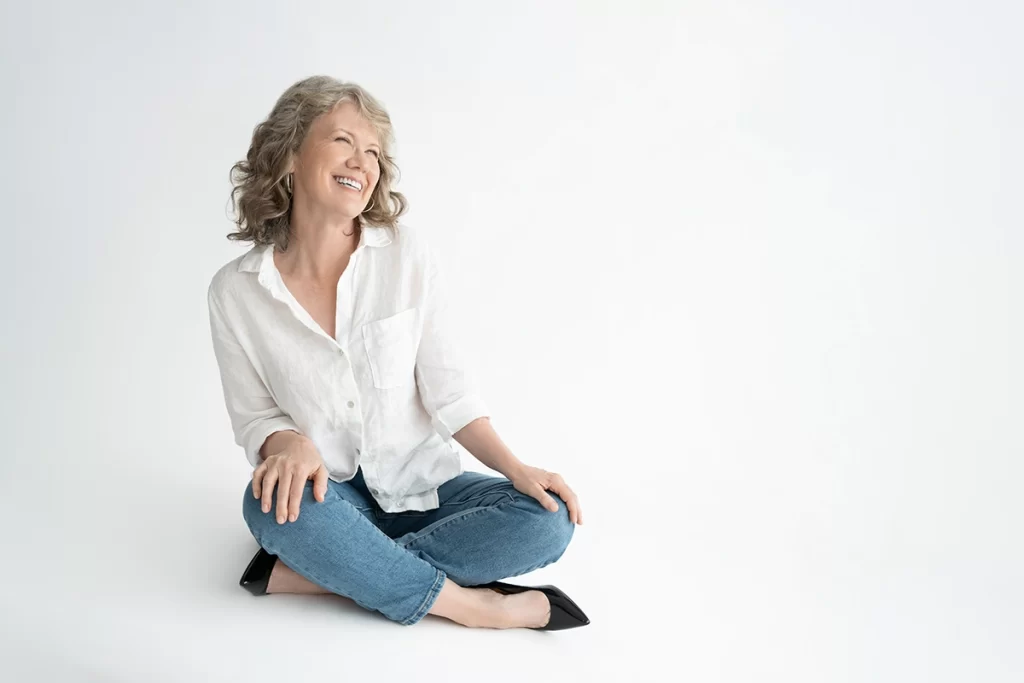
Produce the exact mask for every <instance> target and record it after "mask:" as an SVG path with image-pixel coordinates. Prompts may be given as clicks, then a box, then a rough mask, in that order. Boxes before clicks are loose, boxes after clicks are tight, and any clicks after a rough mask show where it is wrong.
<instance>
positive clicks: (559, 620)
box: [472, 581, 590, 631]
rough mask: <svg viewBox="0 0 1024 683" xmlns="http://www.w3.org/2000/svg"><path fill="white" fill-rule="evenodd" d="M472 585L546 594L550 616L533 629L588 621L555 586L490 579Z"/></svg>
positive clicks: (505, 590)
mask: <svg viewBox="0 0 1024 683" xmlns="http://www.w3.org/2000/svg"><path fill="white" fill-rule="evenodd" d="M472 587H473V588H490V589H491V590H495V591H498V592H499V593H505V594H508V593H524V592H526V591H540V592H541V593H543V594H544V595H546V596H548V602H549V603H551V616H550V617H549V618H548V623H546V624H544V625H543V626H531V627H530V628H532V629H533V630H534V631H562V630H564V629H567V628H577V627H579V626H586V625H587V624H589V623H590V619H588V618H587V615H586V614H584V613H583V610H581V609H580V607H579V605H577V604H576V603H575V602H573V601H572V599H571V598H570V597H569V596H568V595H566V594H565V593H563V592H562V591H561V590H559V589H558V588H556V587H555V586H517V585H515V584H512V583H502V582H501V581H492V582H491V583H485V584H483V585H481V586H472Z"/></svg>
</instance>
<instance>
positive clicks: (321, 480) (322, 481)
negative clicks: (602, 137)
mask: <svg viewBox="0 0 1024 683" xmlns="http://www.w3.org/2000/svg"><path fill="white" fill-rule="evenodd" d="M325 496H327V468H326V467H324V466H323V465H321V466H320V467H319V468H318V469H317V471H316V473H315V474H314V479H313V497H314V498H316V499H317V500H318V501H320V502H321V503H322V502H324V497H325Z"/></svg>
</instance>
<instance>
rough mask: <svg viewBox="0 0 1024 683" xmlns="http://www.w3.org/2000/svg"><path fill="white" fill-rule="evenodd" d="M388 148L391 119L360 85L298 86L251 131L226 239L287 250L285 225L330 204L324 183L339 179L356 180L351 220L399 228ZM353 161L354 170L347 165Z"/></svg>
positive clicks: (325, 79)
mask: <svg viewBox="0 0 1024 683" xmlns="http://www.w3.org/2000/svg"><path fill="white" fill-rule="evenodd" d="M393 147H394V133H393V129H392V126H391V117H390V116H389V115H388V113H387V111H386V110H385V109H384V107H383V106H382V105H381V104H380V103H379V102H378V101H377V100H376V98H374V97H373V96H372V95H370V94H369V93H368V92H366V90H364V89H363V88H362V87H360V86H359V85H357V84H355V83H345V82H341V81H337V80H335V79H333V78H331V77H329V76H313V77H311V78H307V79H305V80H303V81H300V82H298V83H296V84H295V85H293V86H292V87H291V88H289V89H288V90H286V91H285V92H284V93H283V94H282V95H281V97H280V98H279V99H278V101H277V103H276V104H275V105H274V108H273V110H272V111H271V113H270V116H269V117H267V120H266V121H263V122H262V123H260V124H259V125H258V126H256V129H255V131H254V132H253V136H252V143H251V144H250V146H249V152H248V154H247V155H246V158H245V159H244V160H242V161H239V162H238V163H237V164H235V165H234V166H233V167H232V168H231V174H230V175H231V181H232V184H233V185H234V189H233V190H232V193H231V194H232V199H233V200H234V201H235V203H236V204H237V206H238V215H237V219H236V221H235V222H236V224H237V225H238V230H237V231H236V232H232V233H230V234H228V236H227V237H228V239H231V240H240V241H251V242H255V243H256V244H267V243H269V242H273V243H274V244H276V246H277V247H278V248H280V249H281V250H282V251H285V250H286V249H287V248H288V241H289V237H290V236H291V235H290V231H289V225H290V223H292V222H294V221H295V219H297V218H298V219H300V220H301V215H300V216H291V215H289V214H290V213H291V212H292V211H295V212H296V213H299V214H301V213H302V212H303V211H305V210H307V209H310V208H315V207H316V206H317V205H318V204H319V202H320V201H322V200H326V201H328V202H331V201H333V200H332V199H330V198H331V197H332V196H336V195H335V193H334V190H335V187H334V186H333V185H330V184H329V183H330V182H331V181H334V183H335V184H336V183H337V178H338V177H343V178H344V177H347V178H349V179H350V180H352V181H355V185H354V186H353V187H351V188H346V189H347V190H354V194H351V193H348V194H344V195H342V197H344V198H345V199H344V200H345V201H347V200H351V201H350V202H349V203H347V204H346V205H345V209H343V210H344V211H345V214H344V215H345V216H346V217H347V218H348V219H349V221H351V220H352V219H353V218H354V217H356V216H359V217H360V220H361V221H363V222H365V223H372V224H374V225H379V226H385V227H389V228H392V229H397V227H398V219H399V217H400V216H401V215H402V214H404V213H405V211H406V208H407V202H406V200H405V197H404V196H403V195H402V194H401V193H400V192H396V191H395V190H394V189H392V186H393V184H394V182H395V181H396V180H397V178H398V167H397V166H396V165H395V161H394V158H393V156H392V149H393ZM353 157H355V159H354V163H355V164H357V166H358V168H356V169H353V168H350V167H348V166H347V165H346V162H348V161H349V160H350V159H352V158H353ZM296 174H297V177H296ZM296 181H297V182H296ZM296 185H298V186H299V191H298V193H296V192H295V189H294V188H295V186H296ZM328 190H330V191H328ZM338 200H339V201H342V200H341V199H340V198H339V199H338ZM329 205H330V204H328V206H329Z"/></svg>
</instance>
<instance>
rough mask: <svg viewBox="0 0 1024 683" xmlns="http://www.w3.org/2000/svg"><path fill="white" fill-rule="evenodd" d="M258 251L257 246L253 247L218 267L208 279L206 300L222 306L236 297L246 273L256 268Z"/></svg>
mask: <svg viewBox="0 0 1024 683" xmlns="http://www.w3.org/2000/svg"><path fill="white" fill-rule="evenodd" d="M260 250H261V248H260V247H259V246H258V245H257V246H253V247H252V248H250V249H249V250H248V251H246V252H245V253H243V254H239V255H238V256H236V257H234V258H233V259H231V260H230V261H228V262H227V263H225V264H224V265H222V266H220V267H219V268H218V269H217V270H216V271H215V272H214V273H213V276H212V277H211V278H210V282H209V285H208V286H207V290H206V296H207V299H208V300H209V301H211V302H214V301H215V302H216V303H218V304H221V305H223V304H224V302H225V301H226V300H227V299H229V298H232V297H233V296H235V295H237V293H238V291H239V289H240V286H241V285H242V283H243V281H244V280H245V278H246V274H247V272H248V271H252V270H253V269H254V268H256V267H258V265H259V264H258V257H259V253H260Z"/></svg>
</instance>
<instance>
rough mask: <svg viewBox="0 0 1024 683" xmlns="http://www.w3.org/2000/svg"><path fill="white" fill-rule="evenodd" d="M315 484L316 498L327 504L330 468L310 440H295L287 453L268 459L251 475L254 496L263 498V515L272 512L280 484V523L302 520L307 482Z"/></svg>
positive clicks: (283, 451)
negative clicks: (300, 510)
mask: <svg viewBox="0 0 1024 683" xmlns="http://www.w3.org/2000/svg"><path fill="white" fill-rule="evenodd" d="M310 479H312V480H314V481H313V497H314V498H315V499H316V500H317V501H319V502H321V503H322V502H324V496H325V495H327V467H326V466H325V465H324V461H323V459H322V458H321V457H320V452H319V451H317V449H316V446H315V445H313V442H312V441H310V440H309V439H293V440H291V441H289V442H288V444H287V445H286V446H285V447H284V449H282V450H280V451H278V452H277V453H273V454H271V455H268V456H267V457H266V459H265V460H264V461H263V462H262V463H260V465H259V467H257V468H256V469H255V470H254V471H253V473H252V495H253V496H254V497H256V498H263V506H262V507H263V512H270V505H271V503H272V502H273V496H274V485H275V484H277V486H278V489H277V523H278V524H284V520H285V519H288V520H289V521H292V522H294V521H295V520H296V519H298V518H299V504H300V503H301V502H302V490H303V489H304V488H305V487H306V482H307V481H309V480H310Z"/></svg>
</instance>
